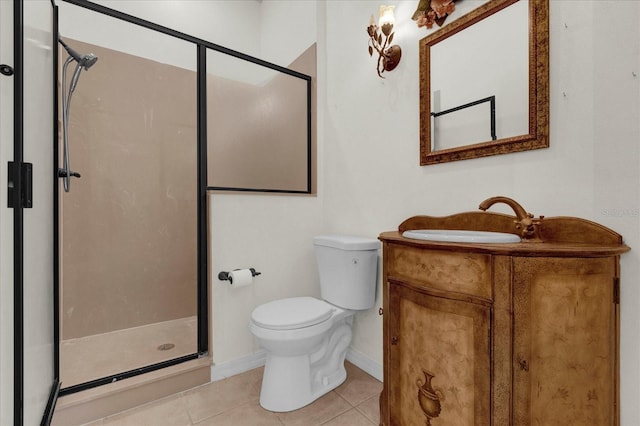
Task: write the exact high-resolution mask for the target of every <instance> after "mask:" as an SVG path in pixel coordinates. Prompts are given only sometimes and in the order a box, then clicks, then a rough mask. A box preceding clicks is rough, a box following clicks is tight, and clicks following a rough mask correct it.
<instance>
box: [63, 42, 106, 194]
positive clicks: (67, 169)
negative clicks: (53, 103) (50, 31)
mask: <svg viewBox="0 0 640 426" xmlns="http://www.w3.org/2000/svg"><path fill="white" fill-rule="evenodd" d="M58 42H59V43H60V44H61V45H62V47H64V48H65V50H66V51H67V53H69V57H68V58H67V59H66V61H65V62H64V65H63V67H62V90H61V92H62V96H61V97H62V140H63V148H62V150H63V154H62V155H63V160H62V161H63V163H62V168H61V169H59V170H58V177H60V178H62V179H63V183H64V190H65V192H69V190H70V188H71V177H76V178H79V177H80V173H78V172H74V171H72V170H71V166H70V164H69V108H70V105H71V96H72V95H73V92H74V91H75V90H76V85H77V84H78V80H79V79H80V73H81V72H82V70H83V69H84V70H88V69H89V68H91V67H92V66H93V65H94V64H95V63H96V62H97V61H98V57H97V56H96V55H94V54H93V53H89V54H87V55H81V54H79V53H78V52H76V51H75V50H73V49H72V48H71V47H69V46H68V45H67V43H65V42H64V40H62V39H61V38H58ZM73 61H75V62H76V68H75V70H74V71H73V76H72V77H71V82H70V84H69V89H68V91H67V68H68V67H69V64H70V63H71V62H73Z"/></svg>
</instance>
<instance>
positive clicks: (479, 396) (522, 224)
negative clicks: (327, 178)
mask: <svg viewBox="0 0 640 426" xmlns="http://www.w3.org/2000/svg"><path fill="white" fill-rule="evenodd" d="M487 201H489V203H487V202H484V203H483V204H481V208H482V207H484V210H486V208H488V207H489V206H490V205H491V204H493V203H495V202H503V203H507V204H509V205H511V206H512V208H513V209H514V212H515V213H516V215H515V216H510V215H505V214H500V213H489V212H469V213H461V214H456V215H453V216H447V217H429V216H415V217H412V218H409V219H407V220H406V221H404V222H403V223H402V224H400V226H399V227H398V231H391V232H383V233H382V234H380V237H379V238H380V240H381V241H382V243H383V262H384V263H383V274H384V277H383V286H384V290H383V298H384V301H383V313H384V331H383V341H384V389H383V392H382V395H381V398H380V405H381V424H383V425H389V426H390V425H404V426H418V425H427V426H466V425H474V426H489V425H492V426H501V425H516V426H527V425H532V426H533V425H536V426H538V425H590V426H591V425H593V426H598V425H618V424H619V406H618V403H619V346H620V345H619V299H620V292H619V288H620V281H619V269H620V268H619V256H620V255H621V254H622V253H624V252H626V251H628V250H629V247H627V246H626V245H624V244H623V242H622V237H621V236H620V235H618V234H617V233H615V232H613V231H612V230H610V229H607V228H605V227H603V226H601V225H598V224H596V223H593V222H590V221H587V220H584V219H579V218H573V217H555V218H543V217H540V218H538V219H533V217H532V215H530V214H528V213H526V212H525V211H524V209H522V207H521V206H520V205H519V204H517V203H516V202H515V201H513V200H510V199H506V198H504V197H496V198H494V199H489V200H487ZM483 205H484V206H483ZM416 229H449V230H451V229H458V230H480V231H497V232H504V233H512V234H518V235H520V236H521V237H522V242H519V243H507V244H487V243H453V242H435V241H423V240H417V239H409V238H405V237H403V236H402V233H403V232H404V231H407V230H416Z"/></svg>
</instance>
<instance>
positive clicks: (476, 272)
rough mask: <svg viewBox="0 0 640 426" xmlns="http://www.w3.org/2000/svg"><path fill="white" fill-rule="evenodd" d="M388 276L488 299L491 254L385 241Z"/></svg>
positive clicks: (489, 296) (489, 294)
mask: <svg viewBox="0 0 640 426" xmlns="http://www.w3.org/2000/svg"><path fill="white" fill-rule="evenodd" d="M386 250H387V253H385V256H386V267H387V276H388V277H393V278H397V279H401V280H405V281H408V282H411V283H413V284H418V285H424V286H426V287H429V288H433V289H437V290H445V291H451V292H459V293H465V294H471V295H474V296H480V297H484V298H487V299H491V255H488V254H477V253H460V252H448V251H439V250H428V249H423V248H416V247H411V246H398V245H394V244H387V245H386Z"/></svg>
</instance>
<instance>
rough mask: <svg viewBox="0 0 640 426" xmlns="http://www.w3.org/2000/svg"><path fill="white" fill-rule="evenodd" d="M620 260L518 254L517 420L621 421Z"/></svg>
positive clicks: (535, 422) (515, 298)
mask: <svg viewBox="0 0 640 426" xmlns="http://www.w3.org/2000/svg"><path fill="white" fill-rule="evenodd" d="M616 276H617V259H616V258H594V259H571V258H566V259H563V258H514V260H513V277H514V278H513V309H514V347H513V386H514V388H513V396H514V398H513V401H514V407H513V408H514V420H513V424H515V425H522V426H527V425H596V426H602V425H607V426H610V425H615V424H617V423H618V420H617V419H616V416H617V415H616V413H617V412H618V410H617V408H616V403H617V400H618V396H617V389H618V383H617V381H618V377H617V371H618V365H617V363H618V360H617V353H618V351H617V346H618V337H617V336H618V328H617V318H618V305H617V301H616V299H617V296H616V294H617V289H616V286H617V281H616V278H615V277H616Z"/></svg>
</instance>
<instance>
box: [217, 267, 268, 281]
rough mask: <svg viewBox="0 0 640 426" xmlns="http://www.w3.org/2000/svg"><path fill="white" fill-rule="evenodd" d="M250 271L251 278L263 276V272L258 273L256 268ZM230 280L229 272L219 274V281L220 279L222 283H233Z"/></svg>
mask: <svg viewBox="0 0 640 426" xmlns="http://www.w3.org/2000/svg"><path fill="white" fill-rule="evenodd" d="M249 270H250V271H251V276H253V277H256V276H258V275H260V274H262V272H258V271H256V270H255V269H254V268H249ZM229 278H230V277H229V272H226V271H220V272H219V273H218V279H219V280H220V281H231V280H230V279H229Z"/></svg>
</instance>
